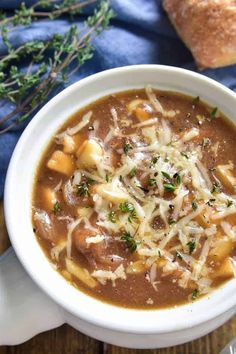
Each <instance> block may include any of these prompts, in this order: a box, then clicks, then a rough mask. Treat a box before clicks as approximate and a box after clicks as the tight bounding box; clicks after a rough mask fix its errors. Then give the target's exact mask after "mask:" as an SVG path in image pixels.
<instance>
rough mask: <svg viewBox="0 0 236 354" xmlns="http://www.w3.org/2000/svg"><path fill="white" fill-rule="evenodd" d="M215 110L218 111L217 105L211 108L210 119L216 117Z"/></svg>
mask: <svg viewBox="0 0 236 354" xmlns="http://www.w3.org/2000/svg"><path fill="white" fill-rule="evenodd" d="M217 111H218V108H217V107H215V108H213V110H212V111H211V113H210V117H211V119H215V118H216V113H217Z"/></svg>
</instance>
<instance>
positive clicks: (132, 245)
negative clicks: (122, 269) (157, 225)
mask: <svg viewBox="0 0 236 354" xmlns="http://www.w3.org/2000/svg"><path fill="white" fill-rule="evenodd" d="M121 240H122V241H125V243H126V247H127V248H128V249H129V250H130V251H131V252H132V253H133V252H135V251H136V249H137V246H138V243H137V242H136V241H135V239H134V237H133V236H131V234H130V232H124V234H123V235H122V236H121Z"/></svg>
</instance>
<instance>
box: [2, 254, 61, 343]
mask: <svg viewBox="0 0 236 354" xmlns="http://www.w3.org/2000/svg"><path fill="white" fill-rule="evenodd" d="M63 323H64V320H63V311H62V309H61V308H60V307H59V306H58V305H56V303H54V302H53V301H52V300H51V299H50V298H49V297H48V296H47V295H46V294H44V292H42V291H41V290H40V289H39V288H38V286H37V285H36V284H35V283H34V282H33V280H32V279H31V278H30V277H29V276H28V274H27V273H26V272H25V270H24V269H23V267H22V265H21V264H20V262H19V261H18V259H17V257H16V255H15V253H14V251H13V249H12V248H10V249H9V250H7V251H6V252H5V253H4V254H3V255H2V256H1V257H0V346H1V345H13V344H19V343H22V342H24V341H26V340H28V339H29V338H31V337H33V336H34V335H36V334H38V333H40V332H43V331H47V330H49V329H52V328H55V327H58V326H60V325H62V324H63Z"/></svg>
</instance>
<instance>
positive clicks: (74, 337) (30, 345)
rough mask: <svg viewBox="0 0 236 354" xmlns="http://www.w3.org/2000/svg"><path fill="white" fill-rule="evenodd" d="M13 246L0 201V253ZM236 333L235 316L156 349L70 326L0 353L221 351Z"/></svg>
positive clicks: (168, 353) (203, 353)
mask: <svg viewBox="0 0 236 354" xmlns="http://www.w3.org/2000/svg"><path fill="white" fill-rule="evenodd" d="M9 245H10V242H9V240H8V237H7V233H6V229H5V225H4V218H3V206H2V203H1V202H0V254H1V253H3V252H4V251H5V250H6V249H7V248H8V247H9ZM234 336H236V317H235V318H234V319H232V320H230V321H229V322H228V323H226V324H225V325H224V326H222V327H220V328H219V329H217V330H216V331H214V332H213V333H211V334H209V335H207V336H205V337H203V338H200V339H198V340H195V341H193V342H191V343H187V344H184V345H180V346H177V347H172V348H167V349H156V350H135V349H133V350H132V349H124V348H119V347H115V346H112V345H107V344H104V343H101V342H99V341H97V340H94V339H92V338H90V337H87V336H85V335H83V334H81V333H79V332H77V331H75V330H74V329H73V328H71V327H70V326H68V325H63V326H61V327H60V328H57V329H54V330H51V331H48V332H45V333H41V334H39V335H37V336H36V337H34V338H32V339H31V340H29V341H28V342H26V343H23V344H21V345H17V346H12V347H7V346H4V347H3V346H2V347H0V354H141V353H142V354H219V352H220V350H221V349H222V348H223V347H224V346H225V345H226V344H227V343H228V342H229V341H230V340H231V339H232V337H234Z"/></svg>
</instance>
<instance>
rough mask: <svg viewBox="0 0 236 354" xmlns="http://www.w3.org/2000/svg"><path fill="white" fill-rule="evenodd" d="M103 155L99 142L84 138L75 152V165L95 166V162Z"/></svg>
mask: <svg viewBox="0 0 236 354" xmlns="http://www.w3.org/2000/svg"><path fill="white" fill-rule="evenodd" d="M102 155H103V149H102V147H101V146H100V145H99V143H98V142H97V141H95V140H93V139H90V140H85V141H84V142H83V144H82V145H81V146H80V147H79V149H78V150H77V152H76V156H77V158H78V159H77V166H78V167H87V168H96V162H98V159H99V157H101V156H102Z"/></svg>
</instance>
